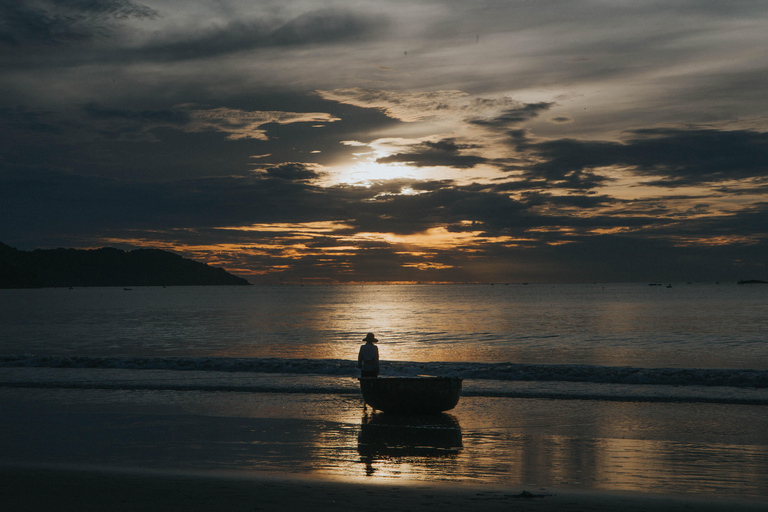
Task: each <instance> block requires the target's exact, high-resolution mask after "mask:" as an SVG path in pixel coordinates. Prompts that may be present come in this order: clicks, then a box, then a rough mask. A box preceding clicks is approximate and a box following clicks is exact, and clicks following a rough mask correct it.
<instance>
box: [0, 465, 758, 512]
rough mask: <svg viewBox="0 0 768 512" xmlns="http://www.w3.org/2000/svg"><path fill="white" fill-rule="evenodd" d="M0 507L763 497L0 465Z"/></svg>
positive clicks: (692, 507)
mask: <svg viewBox="0 0 768 512" xmlns="http://www.w3.org/2000/svg"><path fill="white" fill-rule="evenodd" d="M0 510H3V511H5V512H17V511H60V512H66V511H77V512H90V511H102V510H103V511H113V512H120V511H128V510H130V511H146V512H151V511H164V512H165V511H184V512H197V511H209V510H210V511H214V510H216V511H226V512H239V511H248V512H256V511H262V510H276V511H277V510H280V511H282V510H285V511H308V512H309V511H337V510H342V511H357V510H360V511H386V512H407V511H419V512H432V511H434V512H446V511H448V510H459V511H461V512H471V511H484V512H493V511H505V512H509V511H515V510H521V511H543V512H549V511H551V512H554V511H558V512H570V511H573V512H575V511H579V512H586V511H604V510H606V511H614V510H615V511H619V512H633V511H653V512H664V511H669V512H672V511H674V512H677V511H681V512H682V511H688V512H692V511H696V512H708V511H734V512H741V511H763V512H765V511H766V510H768V502H756V501H751V502H750V501H741V500H734V499H690V498H683V497H673V496H643V495H634V494H622V493H600V492H574V491H553V490H548V491H543V490H540V489H513V488H509V489H502V488H498V487H494V488H486V487H466V486H460V485H456V484H445V483H440V484H434V485H396V484H394V483H386V484H368V483H360V482H355V483H349V482H337V481H326V480H316V479H308V478H292V477H274V476H249V477H242V476H230V477H225V476H210V475H195V474H191V473H190V474H168V473H160V472H151V473H150V472H145V473H138V472H115V471H109V472H104V471H96V470H87V471H86V470H76V471H72V470H66V471H65V470H58V469H56V470H54V469H15V468H0Z"/></svg>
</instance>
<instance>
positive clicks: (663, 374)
mask: <svg viewBox="0 0 768 512" xmlns="http://www.w3.org/2000/svg"><path fill="white" fill-rule="evenodd" d="M0 367H26V368H102V369H129V370H177V371H212V372H247V373H264V374H269V373H284V374H304V375H327V376H350V377H355V376H357V374H358V370H357V368H356V362H355V361H349V360H343V359H281V358H225V357H89V356H31V355H19V356H0ZM381 373H382V375H385V376H398V377H409V376H416V375H441V376H448V377H461V378H463V379H474V380H496V381H524V382H581V383H595V384H629V385H664V386H719V387H723V386H725V387H735V388H758V389H765V388H768V370H753V369H708V368H636V367H628V366H598V365H584V364H572V365H571V364H522V363H473V362H432V363H426V362H409V361H385V362H382V365H381Z"/></svg>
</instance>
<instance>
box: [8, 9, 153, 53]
mask: <svg viewBox="0 0 768 512" xmlns="http://www.w3.org/2000/svg"><path fill="white" fill-rule="evenodd" d="M157 16H158V12H157V11H156V10H154V9H152V8H150V7H146V6H144V5H141V4H137V3H135V2H132V1H130V0H66V1H65V0H39V1H29V0H4V1H3V2H0V20H1V21H0V44H2V43H5V44H8V45H13V46H19V45H22V44H49V45H60V44H65V43H75V42H80V41H88V40H91V39H93V38H96V37H104V36H108V35H109V34H110V33H111V32H112V30H113V27H114V25H115V23H116V22H119V21H125V20H128V19H152V18H155V17H157Z"/></svg>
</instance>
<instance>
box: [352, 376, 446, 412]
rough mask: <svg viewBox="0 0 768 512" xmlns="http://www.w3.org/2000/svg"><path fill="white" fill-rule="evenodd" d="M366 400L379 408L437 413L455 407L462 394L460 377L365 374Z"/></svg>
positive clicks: (363, 390) (363, 387) (364, 393)
mask: <svg viewBox="0 0 768 512" xmlns="http://www.w3.org/2000/svg"><path fill="white" fill-rule="evenodd" d="M360 390H361V391H362V392H363V400H365V403H366V404H368V405H370V406H371V407H372V408H373V409H374V410H376V411H384V412H390V413H397V414H437V413H441V412H443V411H448V410H450V409H453V408H454V407H456V404H457V403H459V397H460V396H461V379H459V378H457V377H383V378H380V377H363V378H361V379H360Z"/></svg>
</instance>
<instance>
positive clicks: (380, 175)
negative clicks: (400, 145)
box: [332, 160, 419, 185]
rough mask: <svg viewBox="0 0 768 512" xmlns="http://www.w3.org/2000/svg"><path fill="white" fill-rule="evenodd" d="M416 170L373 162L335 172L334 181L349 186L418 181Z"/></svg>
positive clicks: (398, 165) (400, 165) (361, 163)
mask: <svg viewBox="0 0 768 512" xmlns="http://www.w3.org/2000/svg"><path fill="white" fill-rule="evenodd" d="M418 177H419V176H417V171H416V169H415V168H413V167H410V166H408V165H402V164H378V163H376V162H375V161H373V160H369V161H365V162H359V163H356V164H354V165H351V166H349V167H343V168H340V169H339V170H338V172H335V173H334V174H333V177H332V181H333V182H335V183H344V184H348V185H361V184H362V185H367V184H370V183H373V182H377V181H387V180H395V179H403V178H406V179H416V178H418Z"/></svg>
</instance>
